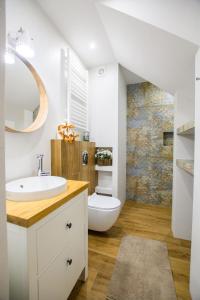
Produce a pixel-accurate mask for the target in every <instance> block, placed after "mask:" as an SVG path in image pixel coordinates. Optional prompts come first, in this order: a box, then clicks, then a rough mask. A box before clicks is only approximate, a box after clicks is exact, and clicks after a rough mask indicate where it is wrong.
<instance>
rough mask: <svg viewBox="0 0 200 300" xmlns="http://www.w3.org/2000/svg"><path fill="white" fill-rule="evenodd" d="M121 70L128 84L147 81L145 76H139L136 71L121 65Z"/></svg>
mask: <svg viewBox="0 0 200 300" xmlns="http://www.w3.org/2000/svg"><path fill="white" fill-rule="evenodd" d="M121 70H122V72H123V75H124V79H125V81H126V83H127V84H133V83H141V82H145V81H146V80H145V79H144V78H141V77H139V76H138V75H136V74H135V73H133V72H131V71H129V70H128V69H126V68H124V67H122V66H121Z"/></svg>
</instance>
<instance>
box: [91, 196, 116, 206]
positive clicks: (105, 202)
mask: <svg viewBox="0 0 200 300" xmlns="http://www.w3.org/2000/svg"><path fill="white" fill-rule="evenodd" d="M120 205H121V202H120V200H119V199H117V198H114V197H109V196H103V195H97V194H93V195H92V196H89V197H88V206H89V207H93V208H102V209H113V208H117V207H119V206H120Z"/></svg>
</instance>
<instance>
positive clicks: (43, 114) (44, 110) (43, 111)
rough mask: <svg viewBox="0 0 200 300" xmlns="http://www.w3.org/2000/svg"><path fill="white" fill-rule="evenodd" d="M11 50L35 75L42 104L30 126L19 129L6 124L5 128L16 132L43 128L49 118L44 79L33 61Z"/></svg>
mask: <svg viewBox="0 0 200 300" xmlns="http://www.w3.org/2000/svg"><path fill="white" fill-rule="evenodd" d="M9 51H11V53H13V54H14V55H15V56H16V57H18V58H19V59H20V60H21V61H22V62H23V63H24V64H25V66H26V67H27V68H28V69H29V71H30V72H31V74H32V75H33V78H34V79H35V81H36V84H37V87H38V90H39V95H40V106H39V111H38V114H37V117H36V119H35V120H34V122H33V123H32V124H31V125H30V126H28V127H27V128H25V129H22V130H17V129H14V128H11V127H8V126H5V130H6V131H9V132H15V133H17V132H18V133H20V132H21V133H30V132H33V131H36V130H38V129H39V128H41V127H42V126H43V124H44V123H45V121H46V119H47V115H48V98H47V93H46V90H45V87H44V84H43V82H42V79H41V78H40V76H39V74H38V73H37V71H36V70H35V68H34V67H33V66H32V65H31V63H30V62H29V61H28V60H27V59H26V58H24V57H22V56H21V55H19V54H18V53H17V52H16V51H15V50H14V49H12V48H9ZM22 88H23V87H22Z"/></svg>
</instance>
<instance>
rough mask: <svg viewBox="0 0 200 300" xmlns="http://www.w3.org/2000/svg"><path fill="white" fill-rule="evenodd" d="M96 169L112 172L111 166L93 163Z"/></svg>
mask: <svg viewBox="0 0 200 300" xmlns="http://www.w3.org/2000/svg"><path fill="white" fill-rule="evenodd" d="M95 170H96V171H102V172H112V170H113V167H112V166H99V165H95Z"/></svg>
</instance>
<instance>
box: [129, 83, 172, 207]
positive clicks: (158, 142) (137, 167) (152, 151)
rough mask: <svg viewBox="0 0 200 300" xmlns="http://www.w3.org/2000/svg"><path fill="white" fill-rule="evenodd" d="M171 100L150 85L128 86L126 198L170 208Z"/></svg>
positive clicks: (169, 96)
mask: <svg viewBox="0 0 200 300" xmlns="http://www.w3.org/2000/svg"><path fill="white" fill-rule="evenodd" d="M173 120H174V99H173V96H172V95H170V94H168V93H166V92H165V91H162V90H160V89H159V88H157V87H156V86H154V85H153V84H151V83H149V82H144V83H139V84H134V85H128V109H127V126H128V130H127V135H128V136H127V199H131V200H135V201H139V202H143V203H147V204H160V205H165V206H170V205H171V199H172V175H173V146H172V145H169V146H167V145H166V146H165V145H164V144H166V143H164V136H166V134H165V135H164V132H172V131H173Z"/></svg>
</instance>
